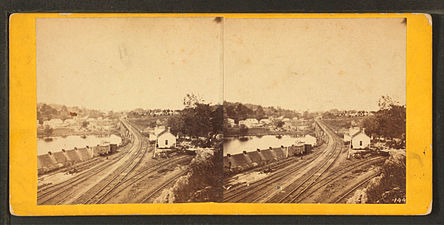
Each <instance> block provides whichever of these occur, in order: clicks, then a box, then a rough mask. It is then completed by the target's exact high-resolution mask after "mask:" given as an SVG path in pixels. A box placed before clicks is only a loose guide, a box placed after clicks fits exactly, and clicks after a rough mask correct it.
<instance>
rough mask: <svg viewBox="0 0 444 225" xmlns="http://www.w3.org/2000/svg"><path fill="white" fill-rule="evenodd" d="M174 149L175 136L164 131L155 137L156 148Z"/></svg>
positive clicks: (168, 131)
mask: <svg viewBox="0 0 444 225" xmlns="http://www.w3.org/2000/svg"><path fill="white" fill-rule="evenodd" d="M174 147H176V136H174V135H173V134H172V133H171V132H170V128H169V127H168V130H164V131H162V132H160V133H159V135H157V148H174Z"/></svg>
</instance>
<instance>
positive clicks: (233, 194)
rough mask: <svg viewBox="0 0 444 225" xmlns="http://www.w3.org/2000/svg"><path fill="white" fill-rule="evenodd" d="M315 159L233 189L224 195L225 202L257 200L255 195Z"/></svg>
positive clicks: (282, 169) (284, 168)
mask: <svg viewBox="0 0 444 225" xmlns="http://www.w3.org/2000/svg"><path fill="white" fill-rule="evenodd" d="M319 155H321V154H319ZM315 159H316V157H314V158H313V159H312V160H308V161H303V162H301V164H294V163H296V162H293V165H289V166H286V167H283V168H281V169H279V170H278V171H276V172H275V173H274V174H271V175H270V176H268V177H265V178H263V179H261V180H258V181H256V182H254V183H251V184H250V185H249V186H248V187H246V186H244V185H239V186H237V187H235V188H232V189H230V190H229V191H226V192H225V193H224V202H250V201H246V199H247V198H251V197H253V198H255V195H258V193H259V192H260V191H263V188H264V187H267V186H269V185H272V184H274V183H276V182H279V181H280V180H283V179H285V178H286V176H288V175H289V174H293V173H295V172H298V171H299V170H300V169H301V168H303V167H305V166H307V165H308V164H310V163H312V162H313V161H314V160H315ZM291 160H294V158H292V159H291Z"/></svg>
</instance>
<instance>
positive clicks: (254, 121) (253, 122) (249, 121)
mask: <svg viewBox="0 0 444 225" xmlns="http://www.w3.org/2000/svg"><path fill="white" fill-rule="evenodd" d="M242 125H244V126H246V127H248V128H252V127H257V126H258V125H259V121H257V119H255V118H248V119H245V120H241V121H239V126H242Z"/></svg>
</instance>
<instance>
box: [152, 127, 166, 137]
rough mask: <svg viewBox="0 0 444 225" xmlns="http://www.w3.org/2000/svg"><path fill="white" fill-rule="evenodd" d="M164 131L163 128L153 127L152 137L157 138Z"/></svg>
mask: <svg viewBox="0 0 444 225" xmlns="http://www.w3.org/2000/svg"><path fill="white" fill-rule="evenodd" d="M163 131H165V126H156V127H154V135H156V137H157V136H159V134H160V133H162V132H163Z"/></svg>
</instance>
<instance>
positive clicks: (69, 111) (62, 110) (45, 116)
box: [37, 103, 115, 124]
mask: <svg viewBox="0 0 444 225" xmlns="http://www.w3.org/2000/svg"><path fill="white" fill-rule="evenodd" d="M114 114H115V113H114V112H112V111H110V112H108V113H104V112H101V111H99V110H94V109H84V108H79V107H67V106H65V105H56V104H52V105H49V104H45V103H39V104H37V120H39V122H40V124H43V121H47V120H51V119H61V120H63V121H65V120H66V119H71V118H73V116H81V117H84V116H88V117H90V118H98V117H105V116H113V115H114Z"/></svg>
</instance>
